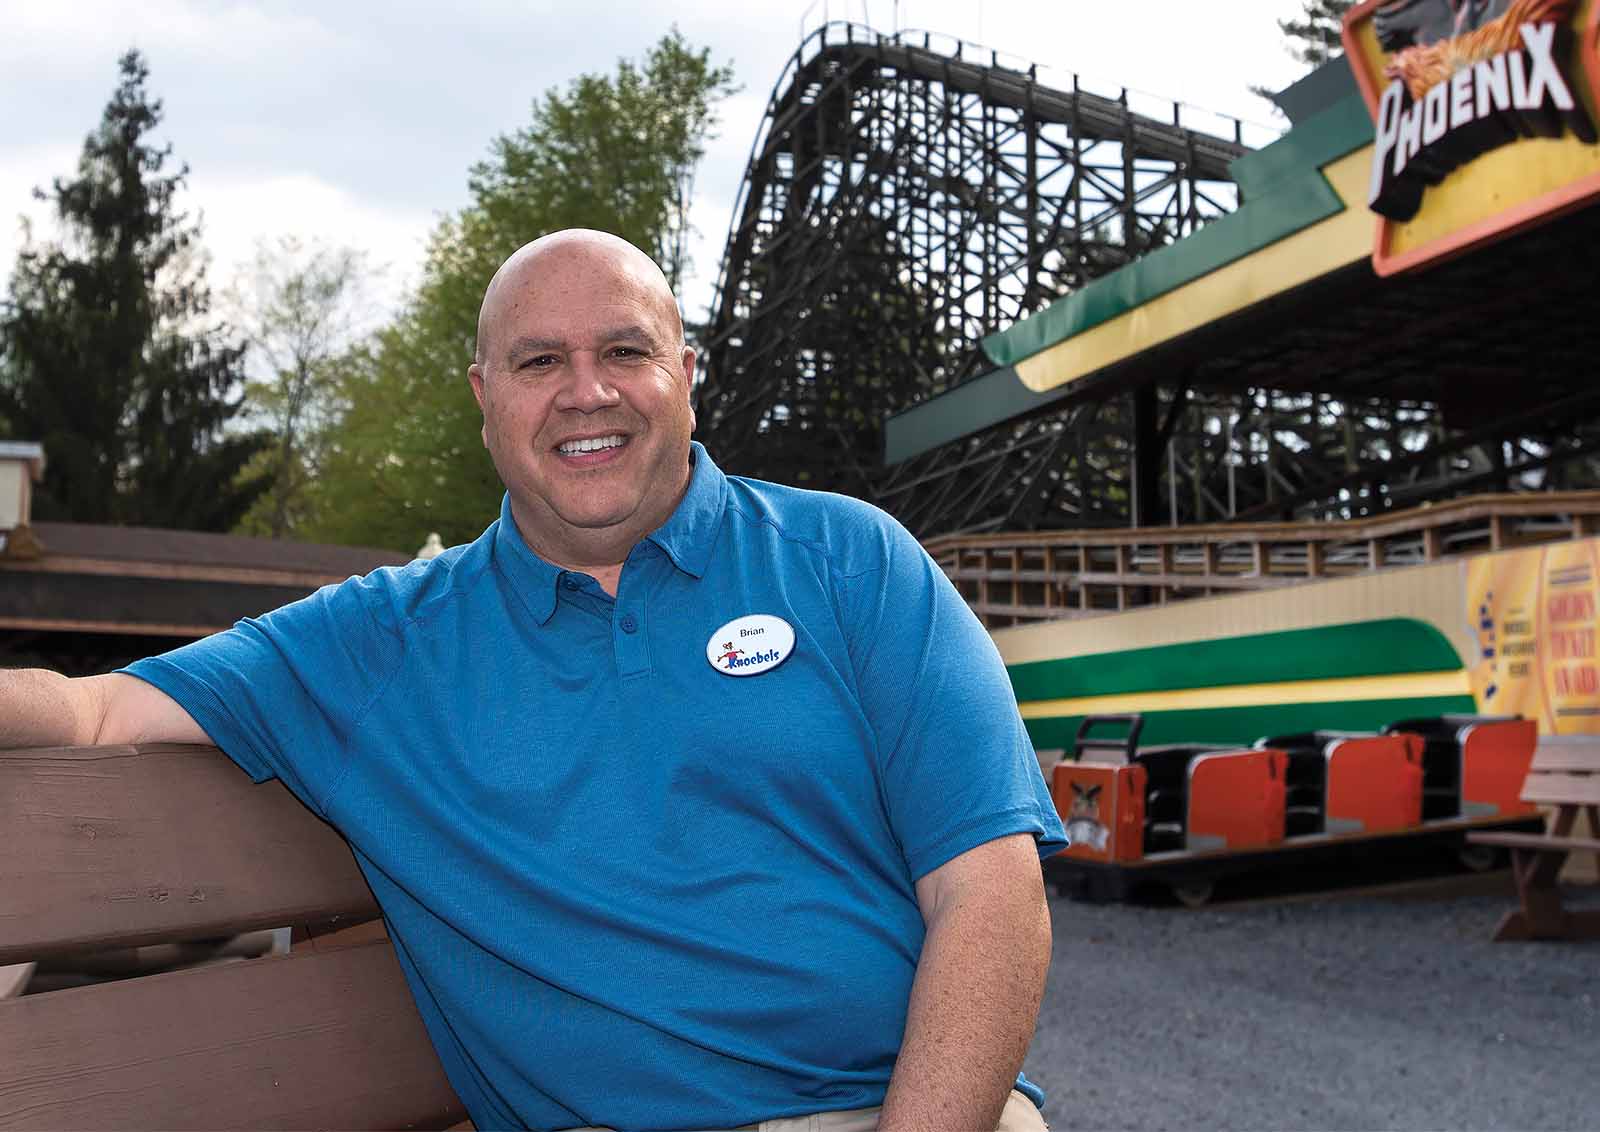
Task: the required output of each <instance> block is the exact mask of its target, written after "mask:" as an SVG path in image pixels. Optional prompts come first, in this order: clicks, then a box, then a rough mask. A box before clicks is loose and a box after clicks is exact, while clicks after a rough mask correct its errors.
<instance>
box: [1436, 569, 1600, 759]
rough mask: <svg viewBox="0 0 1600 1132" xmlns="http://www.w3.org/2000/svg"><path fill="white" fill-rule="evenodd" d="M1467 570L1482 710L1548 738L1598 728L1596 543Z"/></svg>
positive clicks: (1475, 684)
mask: <svg viewBox="0 0 1600 1132" xmlns="http://www.w3.org/2000/svg"><path fill="white" fill-rule="evenodd" d="M1463 569H1464V570H1465V571H1466V581H1467V587H1466V593H1467V603H1468V608H1467V610H1465V612H1466V614H1467V616H1468V619H1469V621H1470V622H1471V624H1472V627H1473V629H1474V631H1475V635H1476V637H1477V640H1478V660H1477V663H1476V664H1474V665H1473V667H1472V692H1473V696H1474V698H1475V699H1476V700H1477V701H1478V709H1479V710H1480V711H1482V712H1483V713H1485V714H1486V715H1521V716H1523V717H1525V718H1527V719H1532V720H1536V721H1538V724H1539V730H1540V732H1541V733H1543V734H1546V735H1571V734H1592V733H1595V732H1600V656H1597V655H1596V649H1595V644H1596V642H1595V630H1596V624H1597V622H1596V612H1597V609H1600V540H1596V539H1579V540H1576V541H1574V542H1562V543H1554V544H1552V545H1549V546H1542V547H1529V548H1528V549H1527V550H1510V551H1504V552H1502V553H1500V554H1486V555H1481V556H1479V557H1476V558H1473V559H1470V560H1469V561H1467V562H1466V563H1465V564H1464V565H1463Z"/></svg>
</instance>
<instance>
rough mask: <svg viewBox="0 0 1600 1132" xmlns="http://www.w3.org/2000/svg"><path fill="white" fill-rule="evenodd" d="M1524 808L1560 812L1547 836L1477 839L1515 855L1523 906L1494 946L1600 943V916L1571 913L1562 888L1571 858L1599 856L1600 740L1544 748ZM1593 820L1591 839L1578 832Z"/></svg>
mask: <svg viewBox="0 0 1600 1132" xmlns="http://www.w3.org/2000/svg"><path fill="white" fill-rule="evenodd" d="M1522 800H1523V801H1524V802H1532V803H1534V804H1535V805H1539V806H1548V807H1551V809H1552V810H1553V814H1552V816H1551V819H1550V825H1549V831H1548V832H1547V833H1542V834H1540V833H1472V834H1468V835H1467V840H1468V841H1470V842H1472V843H1473V844H1475V845H1493V846H1498V847H1500V848H1503V849H1509V850H1511V862H1512V871H1513V874H1514V875H1515V877H1516V881H1517V895H1518V897H1519V898H1520V899H1521V903H1522V906H1521V907H1520V908H1518V909H1516V910H1514V911H1511V912H1508V913H1507V914H1506V917H1505V919H1503V920H1502V921H1501V922H1500V927H1499V928H1498V930H1496V932H1495V936H1494V938H1495V939H1499V940H1521V939H1595V938H1600V908H1590V909H1581V910H1580V909H1569V908H1567V907H1565V906H1564V905H1563V903H1562V898H1561V888H1560V885H1559V884H1558V883H1557V882H1558V878H1559V876H1560V874H1561V866H1562V865H1563V864H1564V863H1565V862H1566V860H1567V857H1568V855H1569V854H1572V853H1583V852H1588V853H1596V854H1600V735H1583V736H1559V737H1552V738H1543V739H1540V740H1539V746H1538V749H1537V750H1535V751H1534V755H1533V763H1532V765H1531V766H1530V767H1529V769H1528V777H1527V778H1526V779H1525V780H1524V782H1523V785H1522ZM1580 813H1585V814H1587V816H1588V819H1589V836H1587V837H1585V836H1582V835H1580V834H1578V833H1577V832H1576V830H1577V822H1578V816H1579V814H1580Z"/></svg>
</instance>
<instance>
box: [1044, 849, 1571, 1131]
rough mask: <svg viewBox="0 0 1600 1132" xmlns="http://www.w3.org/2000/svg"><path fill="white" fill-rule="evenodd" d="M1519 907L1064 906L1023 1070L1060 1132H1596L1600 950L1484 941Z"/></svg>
mask: <svg viewBox="0 0 1600 1132" xmlns="http://www.w3.org/2000/svg"><path fill="white" fill-rule="evenodd" d="M1441 890H1442V891H1444V892H1445V895H1443V896H1441V895H1439V892H1440V891H1441ZM1452 892H1453V893H1455V894H1454V895H1450V893H1452ZM1463 893H1465V894H1463ZM1514 900H1515V896H1514V890H1513V889H1512V887H1511V881H1510V878H1509V874H1507V873H1499V874H1493V875H1492V876H1489V877H1482V878H1472V880H1471V881H1470V882H1466V883H1465V884H1463V883H1462V882H1460V881H1459V880H1458V881H1457V882H1446V883H1444V884H1441V885H1439V886H1436V887H1429V888H1427V889H1426V891H1423V892H1418V891H1417V890H1415V889H1412V890H1408V891H1407V893H1406V894H1405V895H1404V896H1399V895H1393V894H1389V895H1372V894H1370V893H1366V894H1335V893H1330V894H1327V895H1325V896H1323V897H1320V898H1312V899H1298V900H1294V901H1291V902H1288V903H1259V902H1255V903H1251V902H1239V903H1233V904H1228V903H1218V904H1214V905H1212V906H1210V907H1207V908H1203V909H1200V910H1197V911H1190V910H1187V909H1184V908H1181V907H1156V906H1151V905H1149V904H1144V905H1140V904H1087V903H1080V902H1076V901H1073V900H1070V899H1067V898H1065V897H1062V896H1057V895H1052V897H1051V913H1052V917H1053V920H1054V925H1055V957H1054V962H1053V964H1052V966H1051V971H1050V980H1049V983H1048V985H1047V987H1046V990H1045V999H1044V1006H1043V1009H1042V1011H1041V1013H1040V1020H1039V1028H1038V1031H1037V1033H1036V1035H1035V1037H1034V1041H1033V1047H1032V1049H1031V1050H1030V1051H1029V1054H1028V1059H1027V1062H1026V1065H1025V1069H1026V1072H1027V1074H1028V1076H1029V1078H1031V1079H1032V1080H1034V1081H1036V1082H1038V1083H1039V1084H1040V1085H1041V1086H1043V1088H1044V1089H1045V1090H1046V1092H1047V1094H1048V1099H1047V1102H1046V1105H1045V1111H1044V1115H1045V1118H1046V1119H1047V1120H1048V1121H1049V1122H1050V1124H1051V1126H1052V1127H1053V1128H1055V1129H1057V1130H1058V1132H1059V1130H1061V1129H1069V1128H1070V1129H1079V1128H1082V1129H1111V1128H1138V1129H1163V1128H1182V1129H1195V1128H1203V1129H1212V1128H1217V1129H1221V1128H1226V1129H1286V1128H1287V1129H1490V1128H1505V1129H1593V1128H1600V943H1596V942H1590V943H1581V944H1568V943H1538V944H1507V943H1502V944H1495V943H1491V942H1490V936H1491V934H1492V933H1493V931H1494V927H1495V925H1496V924H1497V923H1498V922H1499V920H1500V916H1501V915H1502V914H1503V913H1504V912H1505V911H1506V909H1507V908H1508V907H1509V906H1510V905H1511V904H1512V903H1513V902H1514ZM1570 902H1571V904H1573V905H1574V906H1591V905H1596V904H1600V890H1596V889H1587V888H1586V889H1578V890H1572V892H1571V897H1570Z"/></svg>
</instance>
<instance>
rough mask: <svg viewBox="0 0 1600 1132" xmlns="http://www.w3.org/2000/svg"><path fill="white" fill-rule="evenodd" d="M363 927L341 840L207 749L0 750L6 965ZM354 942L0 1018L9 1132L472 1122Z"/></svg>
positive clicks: (0, 910) (403, 990)
mask: <svg viewBox="0 0 1600 1132" xmlns="http://www.w3.org/2000/svg"><path fill="white" fill-rule="evenodd" d="M376 916H377V907H376V905H375V904H374V902H373V898H372V894H371V892H370V891H369V890H368V888H367V885H366V882H365V881H364V880H363V879H362V877H361V874H360V872H359V870H358V869H357V867H356V864H355V861H354V859H353V857H352V856H351V853H350V849H349V847H348V846H347V845H346V844H345V843H344V841H343V840H342V839H341V838H340V837H339V836H338V835H337V834H336V833H334V831H333V830H332V829H331V828H329V827H328V826H327V825H325V824H323V823H322V822H321V821H319V820H318V819H317V818H316V817H315V816H313V815H312V814H311V813H310V811H308V810H306V809H305V808H304V807H303V806H301V805H300V803H299V802H297V801H296V800H295V799H294V797H293V796H292V795H291V794H290V793H289V792H288V791H287V790H285V789H284V788H283V787H282V786H281V785H280V784H278V783H275V782H274V783H269V784H267V785H264V786H255V785H252V784H251V782H250V780H249V779H248V778H247V777H245V775H244V774H243V773H242V772H241V771H240V770H238V768H236V767H235V766H234V765H233V763H231V762H230V761H228V759H227V758H226V757H225V756H223V755H222V754H221V753H220V752H218V751H216V750H215V749H214V748H211V747H183V746H170V745H161V746H145V747H99V748H90V747H79V748H58V749H51V750H34V751H0V965H5V964H17V963H28V962H32V961H35V960H52V959H55V960H59V959H61V958H62V957H70V956H73V955H83V954H88V953H96V952H104V951H106V950H107V949H117V948H138V947H146V946H151V945H163V944H170V943H173V942H175V941H193V940H204V939H217V938H221V937H231V936H236V935H238V934H240V933H244V932H250V931H256V930H260V929H266V928H281V927H283V926H300V925H316V926H317V930H323V929H326V928H327V927H329V926H338V925H341V924H358V923H361V922H368V923H369V924H371V922H372V921H374V919H375V917H376ZM373 926H381V925H373ZM352 934H355V935H360V934H362V933H361V932H360V931H357V932H355V933H351V932H348V931H346V932H335V933H333V934H324V935H320V936H316V937H315V938H311V939H310V940H309V942H308V943H307V944H305V945H297V946H296V947H295V948H294V949H293V950H292V951H291V952H290V953H289V954H285V955H276V956H270V957H267V958H260V959H243V960H236V961H232V962H226V963H214V964H210V965H203V966H194V967H188V968H184V969H180V970H173V971H168V972H165V973H161V974H153V975H148V976H145V977H139V978H129V979H123V980H118V981H112V982H101V983H96V984H94V985H89V986H81V987H76V988H73V989H65V990H54V991H49V992H47V993H42V994H25V995H22V996H21V997H12V998H8V999H5V1000H3V1001H0V1128H28V1129H65V1128H73V1129H89V1128H124V1129H131V1128H164V1129H190V1128H193V1129H201V1128H207V1129H220V1128H445V1127H449V1126H451V1125H454V1124H457V1123H458V1122H460V1121H462V1120H464V1119H465V1116H466V1113H465V1111H464V1109H463V1108H462V1105H461V1102H460V1101H459V1100H458V1099H457V1097H456V1096H455V1093H454V1092H453V1091H452V1090H451V1087H450V1084H449V1082H448V1081H447V1080H446V1079H445V1076H444V1071H443V1070H442V1069H441V1068H440V1065H439V1062H438V1059H437V1058H436V1057H435V1055H434V1052H433V1047H432V1045H431V1044H430V1043H429V1040H428V1036H427V1033H426V1031H425V1030H424V1029H423V1026H422V1021H421V1019H420V1018H419V1017H418V1015H417V1011H416V1007H415V1006H414V1005H413V1003H412V999H411V994H410V991H409V989H408V988H407V986H406V982H405V978H404V976H403V975H402V974H401V971H400V967H399V964H398V962H397V960H396V959H395V955H394V951H393V949H392V948H391V947H390V945H389V943H388V941H387V939H386V938H383V937H382V935H381V932H376V931H373V930H371V928H370V927H369V928H368V929H367V930H366V931H365V934H366V936H367V937H368V941H367V942H355V941H354V940H352V939H351V935H352ZM373 936H377V937H378V938H376V940H373V939H372V938H371V937H373Z"/></svg>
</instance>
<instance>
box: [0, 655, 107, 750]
mask: <svg viewBox="0 0 1600 1132" xmlns="http://www.w3.org/2000/svg"><path fill="white" fill-rule="evenodd" d="M93 699H94V697H93V693H92V692H91V691H89V690H87V689H86V688H85V687H84V685H82V684H74V683H73V682H72V681H70V680H69V679H68V678H67V677H65V676H62V675H61V674H60V673H57V672H47V671H45V670H44V669H41V668H10V669H0V747H69V746H83V745H87V744H90V743H93V742H94V741H95V732H96V730H97V728H98V725H99V715H98V713H96V712H95V711H94V710H93Z"/></svg>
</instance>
